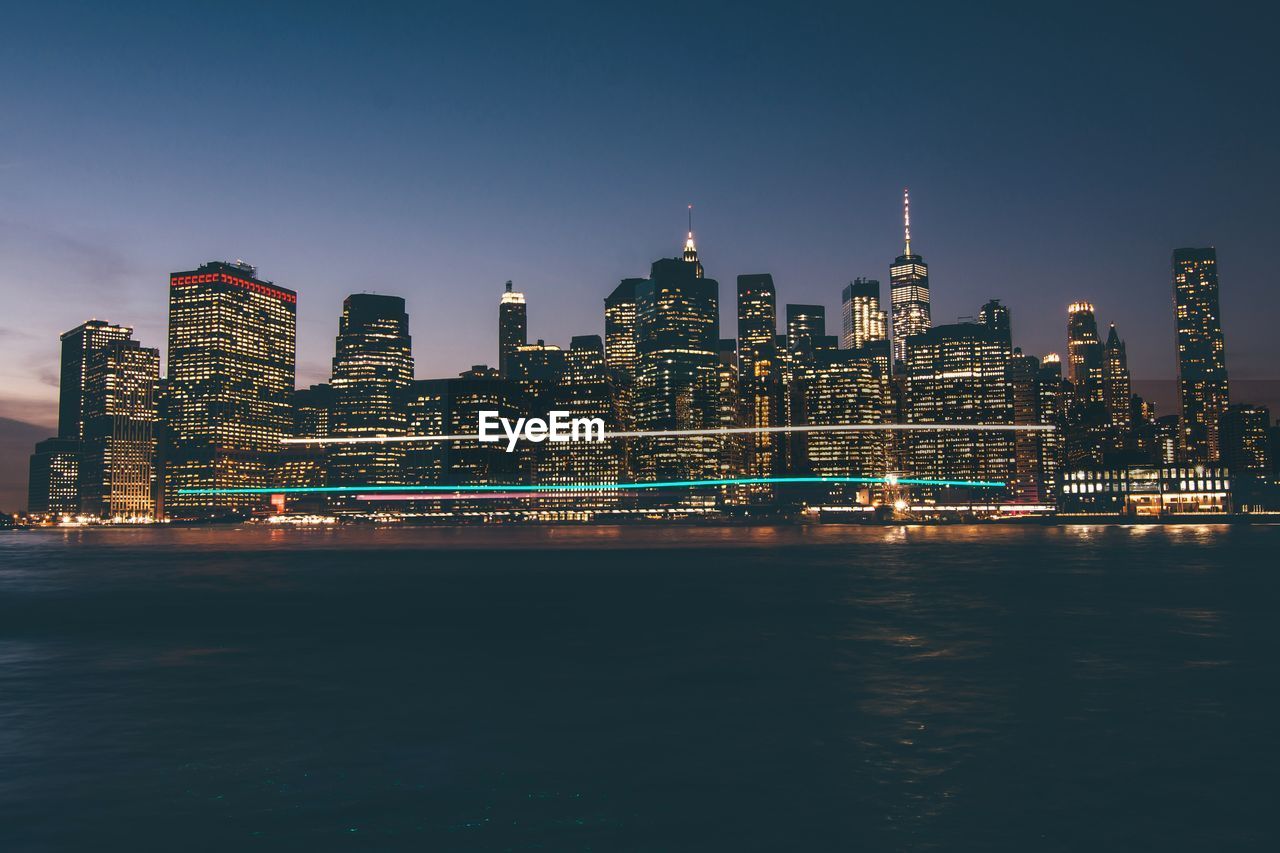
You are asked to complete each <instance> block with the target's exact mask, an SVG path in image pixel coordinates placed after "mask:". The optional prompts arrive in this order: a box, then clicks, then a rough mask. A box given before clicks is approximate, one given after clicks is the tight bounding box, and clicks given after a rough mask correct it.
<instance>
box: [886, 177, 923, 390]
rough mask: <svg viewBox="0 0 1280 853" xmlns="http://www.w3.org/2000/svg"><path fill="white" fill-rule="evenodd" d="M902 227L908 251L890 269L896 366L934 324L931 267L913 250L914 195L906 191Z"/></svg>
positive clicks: (890, 302)
mask: <svg viewBox="0 0 1280 853" xmlns="http://www.w3.org/2000/svg"><path fill="white" fill-rule="evenodd" d="M902 224H903V233H904V236H905V242H906V248H905V249H904V250H903V252H902V254H901V255H899V256H898V257H897V258H896V259H894V262H893V264H892V265H891V266H890V267H889V307H890V311H891V319H892V325H893V328H892V335H893V361H894V364H895V365H898V364H904V363H905V362H906V354H907V338H909V337H911V336H912V335H919V334H923V333H924V332H927V331H928V330H929V329H930V327H932V325H933V321H932V319H931V318H930V315H929V265H928V264H926V263H925V262H924V258H923V257H922V256H921V255H917V254H915V253H913V252H912V251H911V194H910V193H909V192H908V191H906V190H904V191H903V193H902ZM896 369H897V368H896V367H895V370H896Z"/></svg>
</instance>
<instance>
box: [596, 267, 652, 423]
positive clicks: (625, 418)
mask: <svg viewBox="0 0 1280 853" xmlns="http://www.w3.org/2000/svg"><path fill="white" fill-rule="evenodd" d="M643 281H644V279H642V278H624V279H623V280H622V281H621V282H619V283H618V286H617V287H615V288H614V289H613V292H612V293H610V294H609V296H608V297H606V298H605V300H604V363H605V367H606V368H607V369H608V371H609V381H610V382H611V383H612V385H613V392H614V396H615V398H616V399H617V402H618V417H619V419H620V420H619V423H620V424H621V425H622V426H623V427H625V428H628V429H630V428H631V427H632V426H633V425H634V424H635V405H634V401H633V390H634V389H633V386H634V384H635V377H636V286H637V285H638V284H640V283H641V282H643Z"/></svg>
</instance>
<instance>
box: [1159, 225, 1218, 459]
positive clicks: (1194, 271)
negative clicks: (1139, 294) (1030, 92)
mask: <svg viewBox="0 0 1280 853" xmlns="http://www.w3.org/2000/svg"><path fill="white" fill-rule="evenodd" d="M1173 308H1174V321H1175V324H1176V326H1177V335H1178V338H1177V340H1178V393H1179V396H1180V398H1181V401H1182V426H1183V430H1184V431H1185V433H1186V454H1187V457H1188V460H1189V461H1192V462H1217V461H1218V459H1219V457H1220V456H1221V442H1220V441H1219V438H1218V431H1219V424H1218V420H1219V419H1220V418H1221V417H1222V413H1223V412H1225V411H1226V409H1227V406H1228V405H1229V403H1230V399H1229V396H1230V395H1229V394H1228V386H1227V354H1226V344H1225V343H1224V341H1223V336H1222V314H1221V312H1220V310H1219V308H1218V253H1217V251H1216V250H1215V249H1212V248H1208V249H1175V250H1174V252H1173Z"/></svg>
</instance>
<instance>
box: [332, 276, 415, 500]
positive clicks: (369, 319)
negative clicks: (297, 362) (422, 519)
mask: <svg viewBox="0 0 1280 853" xmlns="http://www.w3.org/2000/svg"><path fill="white" fill-rule="evenodd" d="M412 381H413V341H412V338H411V337H410V336H409V315H408V314H407V313H405V304H404V299H403V298H402V297H399V296H382V295H379V294H374V293H353V294H352V295H350V296H348V297H347V298H346V299H345V300H343V303H342V317H341V319H340V320H339V321H338V337H337V341H336V348H335V351H334V356H333V375H332V378H331V379H330V380H329V384H330V386H331V387H332V389H333V390H332V392H331V393H332V394H333V401H332V408H331V410H330V412H329V435H330V436H333V437H335V438H336V437H342V438H372V437H377V436H397V435H404V434H405V433H406V431H407V426H408V415H407V413H406V411H405V401H404V394H405V392H406V390H407V389H408V387H409V383H411V382H412ZM403 458H404V445H403V444H402V443H399V442H387V443H359V444H332V445H329V453H328V456H327V459H326V463H325V464H326V467H327V472H326V476H327V480H328V483H329V484H330V485H333V486H352V485H363V484H369V485H394V484H397V483H400V482H402V478H401V462H402V460H403ZM332 505H333V506H335V507H337V508H340V509H345V510H353V509H361V508H368V502H364V503H363V504H357V503H356V502H355V501H354V500H352V499H350V498H349V497H342V498H339V499H335V500H334V501H333V502H332Z"/></svg>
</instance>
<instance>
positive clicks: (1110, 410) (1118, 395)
mask: <svg viewBox="0 0 1280 853" xmlns="http://www.w3.org/2000/svg"><path fill="white" fill-rule="evenodd" d="M1102 391H1103V402H1105V403H1106V405H1107V415H1108V419H1109V421H1110V423H1111V425H1112V426H1113V427H1119V428H1127V427H1128V426H1129V425H1130V423H1132V421H1133V399H1132V398H1133V391H1132V389H1131V387H1130V381H1129V358H1128V355H1127V354H1126V353H1125V346H1124V341H1122V340H1120V335H1119V334H1118V333H1117V332H1116V324H1115V323H1112V324H1111V328H1110V330H1109V331H1108V332H1107V343H1106V346H1105V347H1104V349H1103V358H1102Z"/></svg>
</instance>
